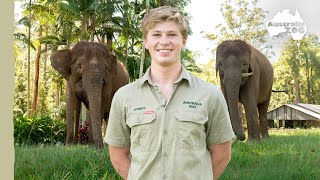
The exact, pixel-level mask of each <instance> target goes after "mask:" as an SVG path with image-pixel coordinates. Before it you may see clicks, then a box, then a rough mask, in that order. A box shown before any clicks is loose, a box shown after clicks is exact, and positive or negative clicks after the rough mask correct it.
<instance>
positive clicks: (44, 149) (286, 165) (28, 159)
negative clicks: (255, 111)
mask: <svg viewBox="0 0 320 180" xmlns="http://www.w3.org/2000/svg"><path fill="white" fill-rule="evenodd" d="M269 134H270V136H271V137H270V138H269V139H267V140H264V141H262V142H261V143H248V142H239V141H238V142H236V143H235V144H233V147H232V159H231V161H230V163H229V165H228V167H227V169H226V171H225V172H224V174H223V175H222V177H221V179H266V180H269V179H272V180H273V179H281V180H283V179H294V180H295V179H299V180H300V179H320V129H300V130H296V129H295V130H269ZM15 153H16V154H15V174H14V177H15V179H16V180H20V179H23V180H25V179H39V180H40V179H41V180H43V179H59V180H61V179H71V180H73V179H77V180H78V179H86V180H87V179H94V180H96V179H107V180H109V179H110V180H117V179H121V178H120V177H119V176H118V175H117V174H116V173H115V171H114V169H113V168H112V165H111V163H110V161H109V156H108V151H107V148H105V150H103V151H96V150H95V149H93V148H92V147H88V146H73V147H64V146H58V147H56V146H27V147H18V146H17V147H15Z"/></svg>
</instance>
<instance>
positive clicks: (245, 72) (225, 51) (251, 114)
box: [216, 40, 273, 141]
mask: <svg viewBox="0 0 320 180" xmlns="http://www.w3.org/2000/svg"><path fill="white" fill-rule="evenodd" d="M216 71H217V72H219V78H220V86H221V89H222V92H223V94H224V96H225V99H226V101H227V104H228V108H229V113H230V119H231V124H232V128H233V131H234V132H235V134H236V136H237V137H238V139H239V140H241V141H244V140H245V139H246V136H245V134H244V132H243V129H242V120H241V119H240V118H239V109H238V102H240V103H242V104H243V107H244V109H245V117H246V119H247V128H248V136H249V137H248V140H249V141H251V140H258V141H259V140H261V137H262V138H266V137H268V136H269V134H268V120H267V110H268V106H269V103H270V97H271V91H272V84H273V67H272V65H271V63H270V62H269V60H268V59H267V58H266V56H265V55H263V54H262V53H261V52H259V51H258V50H257V49H256V48H254V47H253V46H251V45H249V44H247V43H246V42H244V41H242V40H227V41H224V42H222V43H221V44H220V45H219V46H218V47H217V51H216ZM257 110H258V111H257ZM258 112H259V117H258ZM259 120H260V121H259Z"/></svg>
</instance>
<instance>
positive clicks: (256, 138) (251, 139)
mask: <svg viewBox="0 0 320 180" xmlns="http://www.w3.org/2000/svg"><path fill="white" fill-rule="evenodd" d="M248 141H249V142H260V141H261V138H260V136H253V135H249V137H248Z"/></svg>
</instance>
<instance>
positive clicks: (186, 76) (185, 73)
mask: <svg viewBox="0 0 320 180" xmlns="http://www.w3.org/2000/svg"><path fill="white" fill-rule="evenodd" d="M181 67H182V68H181V73H180V76H179V78H178V79H177V81H175V82H174V83H178V82H180V81H181V80H182V79H185V80H186V81H187V82H188V83H189V85H190V83H191V77H190V74H189V72H188V71H187V70H186V69H185V68H184V67H183V66H181ZM150 69H151V68H150V67H149V68H148V69H147V71H146V72H145V74H144V75H143V76H142V77H141V78H140V79H139V80H138V84H139V85H140V86H142V85H143V84H144V83H145V82H148V83H149V84H150V85H154V83H153V82H152V80H151V77H150Z"/></svg>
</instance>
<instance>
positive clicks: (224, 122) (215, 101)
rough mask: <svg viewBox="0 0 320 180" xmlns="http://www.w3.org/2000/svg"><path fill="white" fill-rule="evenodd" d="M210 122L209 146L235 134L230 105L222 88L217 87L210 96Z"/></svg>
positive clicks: (226, 139)
mask: <svg viewBox="0 0 320 180" xmlns="http://www.w3.org/2000/svg"><path fill="white" fill-rule="evenodd" d="M209 103H210V104H211V106H209V110H208V112H209V114H208V116H209V117H208V124H207V129H206V133H207V140H206V141H207V146H208V147H210V146H211V145H213V144H221V143H224V142H227V141H230V140H232V139H233V138H234V137H235V134H234V132H233V129H232V125H231V121H230V116H229V112H228V106H227V103H226V101H225V98H224V96H223V94H222V92H221V90H219V89H217V88H215V91H214V93H212V97H211V98H210V102H209Z"/></svg>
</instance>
